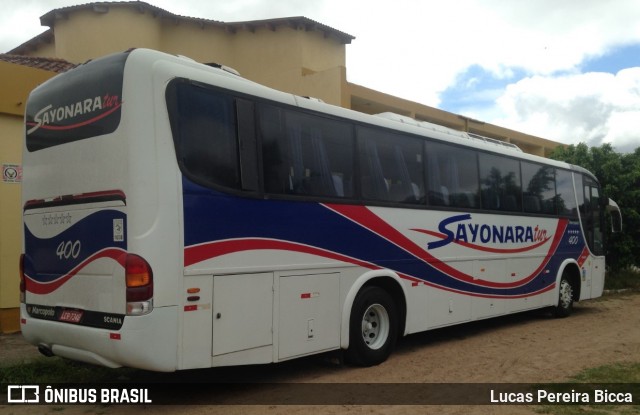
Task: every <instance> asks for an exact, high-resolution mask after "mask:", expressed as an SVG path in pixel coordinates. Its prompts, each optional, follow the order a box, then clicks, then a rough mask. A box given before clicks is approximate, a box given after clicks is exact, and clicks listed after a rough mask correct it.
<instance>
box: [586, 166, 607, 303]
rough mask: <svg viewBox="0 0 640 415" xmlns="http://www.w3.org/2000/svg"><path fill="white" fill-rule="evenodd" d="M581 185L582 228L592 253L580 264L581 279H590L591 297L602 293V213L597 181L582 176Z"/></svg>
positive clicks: (603, 265) (603, 266)
mask: <svg viewBox="0 0 640 415" xmlns="http://www.w3.org/2000/svg"><path fill="white" fill-rule="evenodd" d="M583 186H584V187H583V190H584V208H583V212H581V213H582V215H581V219H582V228H583V229H584V237H585V239H586V242H587V246H588V247H589V250H590V251H591V254H592V255H589V257H588V258H587V259H586V260H585V262H584V263H583V264H582V275H583V280H584V279H586V280H587V281H589V280H591V297H595V296H600V295H602V290H603V288H604V272H605V259H604V234H603V228H604V226H603V224H604V215H603V209H602V204H601V195H600V193H601V192H600V186H599V185H598V183H597V182H596V181H595V180H593V179H591V178H590V177H588V176H583Z"/></svg>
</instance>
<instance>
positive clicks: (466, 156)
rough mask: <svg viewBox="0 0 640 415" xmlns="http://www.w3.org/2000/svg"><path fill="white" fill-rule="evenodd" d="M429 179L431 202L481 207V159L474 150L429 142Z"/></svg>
mask: <svg viewBox="0 0 640 415" xmlns="http://www.w3.org/2000/svg"><path fill="white" fill-rule="evenodd" d="M426 154H427V160H426V164H427V182H428V185H429V192H428V194H429V204H430V205H431V206H451V207H459V208H465V209H467V208H477V207H479V203H478V187H479V184H478V161H477V157H476V153H475V152H474V151H472V150H466V149H463V148H459V147H455V146H451V145H448V144H443V143H435V142H427V143H426Z"/></svg>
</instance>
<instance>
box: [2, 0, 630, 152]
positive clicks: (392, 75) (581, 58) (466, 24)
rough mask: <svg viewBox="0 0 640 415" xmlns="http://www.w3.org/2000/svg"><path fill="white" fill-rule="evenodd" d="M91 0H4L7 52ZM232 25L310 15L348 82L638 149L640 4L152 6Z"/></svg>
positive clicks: (336, 0)
mask: <svg viewBox="0 0 640 415" xmlns="http://www.w3.org/2000/svg"><path fill="white" fill-rule="evenodd" d="M86 2H87V1H86V0H3V13H2V14H1V15H0V52H7V51H9V50H11V49H12V48H14V47H16V46H18V45H20V44H22V43H23V42H25V41H27V40H29V39H31V38H32V37H34V36H36V35H38V34H39V33H41V32H43V31H44V30H46V29H47V28H46V27H43V26H40V19H39V18H40V16H42V15H43V14H45V13H47V12H49V11H51V10H53V9H56V8H59V7H66V6H71V5H77V4H83V3H86ZM147 3H149V4H152V5H154V6H158V7H161V8H163V9H165V10H167V11H169V12H172V13H175V14H179V15H183V16H190V17H198V18H205V19H211V20H219V21H225V22H234V21H247V20H258V19H270V18H278V17H289V16H305V17H308V18H310V19H313V20H316V21H318V22H320V23H323V24H325V25H327V26H330V27H332V28H334V29H337V30H340V31H342V32H346V33H348V34H350V35H353V36H355V37H356V39H355V40H353V41H352V43H351V44H350V45H347V48H346V54H347V79H348V81H349V82H352V83H355V84H359V85H362V86H366V87H368V88H372V89H376V90H379V91H382V92H385V93H388V94H391V95H395V96H398V97H401V98H405V99H409V100H412V101H416V102H419V103H422V104H425V105H429V106H433V107H437V108H440V109H443V110H445V111H450V112H453V113H457V114H462V115H465V116H467V117H471V118H474V119H477V120H480V121H483V122H488V123H492V124H496V125H500V126H503V127H507V128H511V129H514V130H518V131H522V132H525V133H528V134H532V135H536V136H540V137H544V138H547V139H550V140H554V141H558V142H561V143H565V144H578V143H580V142H584V143H587V144H588V145H590V146H599V145H601V144H603V143H610V144H612V145H613V146H614V148H615V150H616V151H618V152H623V153H624V152H630V151H633V150H635V149H636V148H637V147H640V128H639V127H640V1H639V0H562V1H558V0H522V1H514V0H455V1H453V0H311V1H301V0H233V1H229V0H180V1H179V2H178V1H175V0H148V1H147Z"/></svg>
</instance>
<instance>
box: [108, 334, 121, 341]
mask: <svg viewBox="0 0 640 415" xmlns="http://www.w3.org/2000/svg"><path fill="white" fill-rule="evenodd" d="M109 338H110V339H111V340H120V333H109Z"/></svg>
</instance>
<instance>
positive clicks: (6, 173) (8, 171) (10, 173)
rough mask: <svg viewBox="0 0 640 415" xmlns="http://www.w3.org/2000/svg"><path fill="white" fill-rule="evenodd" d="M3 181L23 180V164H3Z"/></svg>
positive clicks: (16, 181) (18, 181)
mask: <svg viewBox="0 0 640 415" xmlns="http://www.w3.org/2000/svg"><path fill="white" fill-rule="evenodd" d="M2 181H3V182H4V183H20V182H22V166H21V165H19V164H3V165H2Z"/></svg>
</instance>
